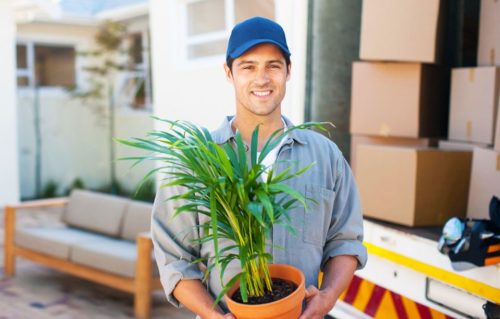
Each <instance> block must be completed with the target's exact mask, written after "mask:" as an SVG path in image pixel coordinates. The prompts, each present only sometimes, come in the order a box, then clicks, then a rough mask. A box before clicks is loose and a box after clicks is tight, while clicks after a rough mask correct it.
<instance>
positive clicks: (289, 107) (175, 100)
mask: <svg viewBox="0 0 500 319" xmlns="http://www.w3.org/2000/svg"><path fill="white" fill-rule="evenodd" d="M180 6H181V2H180V1H178V0H175V1H163V0H152V1H151V2H150V8H151V9H150V26H151V39H152V60H153V61H152V62H153V63H152V64H153V96H154V98H153V99H154V102H155V103H154V104H155V109H154V112H155V115H157V116H159V117H162V118H168V119H183V120H190V121H194V122H195V123H198V124H200V125H203V126H206V127H207V128H209V129H215V128H217V126H218V125H219V124H220V122H221V120H222V117H223V116H224V115H227V114H233V113H234V107H235V106H234V96H233V94H234V93H233V90H232V86H231V85H230V84H229V83H228V82H227V81H226V79H225V75H224V70H223V67H222V65H223V63H224V58H223V57H219V58H215V59H207V60H204V61H196V62H185V61H183V59H181V58H180V54H179V51H180V50H179V46H181V45H182V43H181V41H180V40H179V35H181V34H183V33H185V32H186V30H185V27H183V24H182V23H183V22H182V18H181V16H182V15H181V14H180V12H179V10H180ZM276 20H277V21H278V22H279V23H280V24H282V26H283V27H284V29H285V32H286V33H287V39H288V42H289V47H290V49H291V51H292V65H293V68H292V79H291V80H290V81H289V82H288V86H287V97H286V98H285V100H284V102H283V104H282V108H283V113H284V114H286V115H287V116H289V117H290V118H291V119H292V120H293V121H294V122H302V121H303V116H304V90H305V53H306V33H307V32H306V31H307V27H306V26H307V1H302V0H297V1H289V0H288V1H284V0H276Z"/></svg>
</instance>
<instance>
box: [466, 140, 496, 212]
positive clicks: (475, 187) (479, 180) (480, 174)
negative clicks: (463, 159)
mask: <svg viewBox="0 0 500 319" xmlns="http://www.w3.org/2000/svg"><path fill="white" fill-rule="evenodd" d="M493 196H497V197H500V153H499V152H496V151H495V150H492V149H488V148H475V149H474V156H473V159H472V173H471V181H470V191H469V205H468V208H467V217H469V218H489V210H488V207H489V204H490V200H491V197H493Z"/></svg>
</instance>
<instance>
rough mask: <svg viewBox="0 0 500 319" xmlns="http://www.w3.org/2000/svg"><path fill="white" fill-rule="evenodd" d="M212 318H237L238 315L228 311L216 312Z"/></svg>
mask: <svg viewBox="0 0 500 319" xmlns="http://www.w3.org/2000/svg"><path fill="white" fill-rule="evenodd" d="M210 319H236V317H235V316H234V315H233V314H230V313H226V314H225V315H224V314H222V313H216V314H214V315H212V316H211V317H210Z"/></svg>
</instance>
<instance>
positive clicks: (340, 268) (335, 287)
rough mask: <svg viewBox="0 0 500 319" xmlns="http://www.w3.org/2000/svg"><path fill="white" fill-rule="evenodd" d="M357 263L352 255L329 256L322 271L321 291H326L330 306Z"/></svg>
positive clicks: (349, 279)
mask: <svg viewBox="0 0 500 319" xmlns="http://www.w3.org/2000/svg"><path fill="white" fill-rule="evenodd" d="M357 265H358V260H357V259H356V257H354V256H349V255H340V256H336V257H333V258H330V260H328V262H327V263H326V265H325V268H324V271H323V281H322V283H321V289H320V290H321V291H322V292H324V293H327V294H328V296H329V298H328V299H330V300H331V302H332V305H331V306H332V308H333V306H334V305H335V303H336V302H337V299H338V298H339V296H340V294H341V293H342V292H343V291H344V290H345V289H346V288H347V286H348V285H349V283H350V282H351V279H352V277H353V275H354V271H355V270H356V267H357Z"/></svg>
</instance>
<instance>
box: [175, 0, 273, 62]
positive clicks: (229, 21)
mask: <svg viewBox="0 0 500 319" xmlns="http://www.w3.org/2000/svg"><path fill="white" fill-rule="evenodd" d="M201 1H206V0H181V2H180V5H181V7H180V9H179V10H180V15H179V16H180V25H181V26H182V28H183V30H182V32H180V34H181V37H182V40H181V43H182V45H181V50H180V56H181V60H182V61H184V62H185V63H188V64H196V63H203V62H212V61H220V60H221V59H223V60H225V58H226V56H225V52H224V53H221V54H214V55H207V56H201V57H189V47H190V46H191V45H198V44H207V43H210V42H216V41H219V40H225V41H227V39H229V36H230V34H231V30H232V29H233V27H234V26H235V24H236V12H235V0H224V17H225V19H224V20H225V28H224V30H220V31H212V32H207V33H203V34H197V35H189V34H188V22H189V21H188V19H189V16H188V5H189V4H191V3H195V2H201ZM274 12H275V14H276V12H277V1H276V0H275V1H274Z"/></svg>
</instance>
